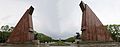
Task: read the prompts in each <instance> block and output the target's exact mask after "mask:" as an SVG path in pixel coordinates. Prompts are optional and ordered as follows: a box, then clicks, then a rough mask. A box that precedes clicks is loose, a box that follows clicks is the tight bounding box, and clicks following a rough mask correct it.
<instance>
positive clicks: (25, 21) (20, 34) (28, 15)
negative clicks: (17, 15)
mask: <svg viewBox="0 0 120 47" xmlns="http://www.w3.org/2000/svg"><path fill="white" fill-rule="evenodd" d="M33 11H34V8H33V7H32V6H31V7H30V8H29V9H28V10H27V11H26V12H25V13H24V15H23V16H22V18H21V19H20V21H19V22H18V23H17V25H16V26H15V28H14V29H13V31H12V33H11V35H10V36H9V38H8V40H7V42H8V43H24V42H27V41H32V40H34V33H33V23H32V13H33Z"/></svg>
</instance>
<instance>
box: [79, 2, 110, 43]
mask: <svg viewBox="0 0 120 47" xmlns="http://www.w3.org/2000/svg"><path fill="white" fill-rule="evenodd" d="M80 7H81V9H82V12H83V16H82V28H81V30H82V40H83V41H112V38H111V35H110V34H109V32H108V31H107V28H106V27H104V25H103V24H102V23H101V21H100V20H99V19H98V17H97V16H96V15H95V13H94V12H93V11H92V10H91V9H90V8H89V6H88V5H87V4H84V3H83V2H81V3H80Z"/></svg>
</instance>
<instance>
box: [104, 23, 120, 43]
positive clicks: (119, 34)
mask: <svg viewBox="0 0 120 47" xmlns="http://www.w3.org/2000/svg"><path fill="white" fill-rule="evenodd" d="M106 27H107V29H108V31H110V33H111V36H112V39H113V40H115V41H120V25H116V24H113V25H106Z"/></svg>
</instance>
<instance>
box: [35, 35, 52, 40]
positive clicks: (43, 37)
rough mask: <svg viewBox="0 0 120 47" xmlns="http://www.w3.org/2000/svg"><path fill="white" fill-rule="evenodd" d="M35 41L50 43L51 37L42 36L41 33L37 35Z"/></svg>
mask: <svg viewBox="0 0 120 47" xmlns="http://www.w3.org/2000/svg"><path fill="white" fill-rule="evenodd" d="M37 39H38V40H40V42H51V41H52V38H51V37H49V36H47V35H44V34H42V33H38V35H37Z"/></svg>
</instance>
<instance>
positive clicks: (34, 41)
mask: <svg viewBox="0 0 120 47" xmlns="http://www.w3.org/2000/svg"><path fill="white" fill-rule="evenodd" d="M32 42H33V44H37V45H38V44H40V41H39V40H33V41H32Z"/></svg>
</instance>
